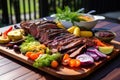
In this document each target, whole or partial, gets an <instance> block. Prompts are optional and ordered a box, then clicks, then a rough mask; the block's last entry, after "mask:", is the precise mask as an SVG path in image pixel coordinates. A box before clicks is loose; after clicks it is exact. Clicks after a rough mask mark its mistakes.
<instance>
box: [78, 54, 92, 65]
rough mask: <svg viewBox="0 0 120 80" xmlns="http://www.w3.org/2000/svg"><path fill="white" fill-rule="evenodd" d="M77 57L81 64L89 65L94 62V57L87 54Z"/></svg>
mask: <svg viewBox="0 0 120 80" xmlns="http://www.w3.org/2000/svg"><path fill="white" fill-rule="evenodd" d="M76 59H78V60H80V62H81V66H85V67H87V66H90V65H93V64H94V59H93V58H92V57H91V56H89V55H87V54H81V55H79V56H77V57H76Z"/></svg>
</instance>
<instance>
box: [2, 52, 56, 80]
mask: <svg viewBox="0 0 120 80" xmlns="http://www.w3.org/2000/svg"><path fill="white" fill-rule="evenodd" d="M23 65H24V66H23ZM38 79H40V80H53V79H57V78H56V77H53V76H51V75H48V74H45V73H44V72H42V71H38V70H36V69H32V68H31V67H30V66H28V65H25V64H23V63H21V62H19V61H17V60H15V59H13V58H11V57H9V56H6V55H4V54H2V53H0V80H38Z"/></svg>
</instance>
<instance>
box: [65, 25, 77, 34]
mask: <svg viewBox="0 0 120 80" xmlns="http://www.w3.org/2000/svg"><path fill="white" fill-rule="evenodd" d="M75 28H76V26H72V27H70V28H68V29H67V31H68V32H70V33H73V32H74V29H75Z"/></svg>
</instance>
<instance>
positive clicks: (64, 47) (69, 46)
mask: <svg viewBox="0 0 120 80" xmlns="http://www.w3.org/2000/svg"><path fill="white" fill-rule="evenodd" d="M81 44H84V43H83V41H82V39H79V40H77V41H73V42H71V43H69V44H68V45H65V46H61V47H60V48H59V51H62V50H66V49H70V48H73V47H75V46H78V45H81Z"/></svg>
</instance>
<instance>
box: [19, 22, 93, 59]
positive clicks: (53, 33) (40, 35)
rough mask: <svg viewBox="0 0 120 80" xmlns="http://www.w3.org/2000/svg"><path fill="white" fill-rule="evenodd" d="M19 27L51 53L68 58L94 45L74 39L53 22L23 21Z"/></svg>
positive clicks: (90, 41)
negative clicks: (66, 54)
mask: <svg viewBox="0 0 120 80" xmlns="http://www.w3.org/2000/svg"><path fill="white" fill-rule="evenodd" d="M20 26H21V28H23V29H24V30H25V32H26V33H28V34H31V35H32V36H34V37H35V38H36V39H37V40H39V41H40V43H43V44H45V45H46V46H47V47H49V48H50V49H51V50H52V52H57V51H59V52H61V53H69V54H70V57H75V56H77V55H78V54H80V53H81V52H82V51H83V50H85V49H86V47H89V46H93V45H94V42H93V40H92V39H89V38H82V37H76V36H75V35H73V34H71V33H69V32H68V31H67V30H66V29H61V28H58V27H57V25H56V23H55V22H53V21H45V20H36V21H23V22H21V23H20Z"/></svg>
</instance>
